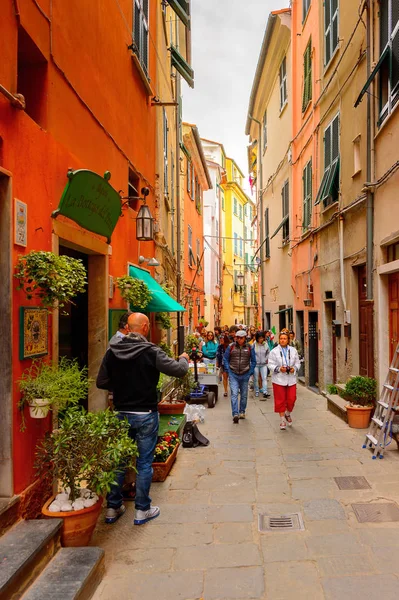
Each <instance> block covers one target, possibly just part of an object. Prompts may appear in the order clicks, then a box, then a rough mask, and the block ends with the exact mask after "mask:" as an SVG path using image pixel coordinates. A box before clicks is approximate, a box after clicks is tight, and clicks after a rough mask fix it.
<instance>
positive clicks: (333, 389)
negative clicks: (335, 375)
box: [327, 383, 338, 394]
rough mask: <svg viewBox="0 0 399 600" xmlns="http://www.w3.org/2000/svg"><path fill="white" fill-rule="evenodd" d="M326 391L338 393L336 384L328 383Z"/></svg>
mask: <svg viewBox="0 0 399 600" xmlns="http://www.w3.org/2000/svg"><path fill="white" fill-rule="evenodd" d="M327 392H328V393H329V394H338V388H337V386H336V385H334V384H333V383H330V384H329V385H328V386H327Z"/></svg>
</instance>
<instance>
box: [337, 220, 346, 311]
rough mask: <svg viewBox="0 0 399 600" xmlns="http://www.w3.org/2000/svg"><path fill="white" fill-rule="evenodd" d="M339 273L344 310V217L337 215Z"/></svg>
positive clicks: (344, 307)
mask: <svg viewBox="0 0 399 600" xmlns="http://www.w3.org/2000/svg"><path fill="white" fill-rule="evenodd" d="M338 228H339V230H338V232H339V273H340V278H341V298H342V305H343V309H344V311H346V290H345V272H344V217H343V216H342V215H340V216H339V221H338Z"/></svg>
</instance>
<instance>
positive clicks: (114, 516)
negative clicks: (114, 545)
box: [105, 504, 126, 525]
mask: <svg viewBox="0 0 399 600" xmlns="http://www.w3.org/2000/svg"><path fill="white" fill-rule="evenodd" d="M125 510H126V507H125V505H124V504H122V505H121V506H120V507H119V508H107V512H106V513H105V522H106V523H107V524H108V525H112V523H115V522H116V521H117V520H118V519H119V517H121V516H122V515H123V514H124V513H125Z"/></svg>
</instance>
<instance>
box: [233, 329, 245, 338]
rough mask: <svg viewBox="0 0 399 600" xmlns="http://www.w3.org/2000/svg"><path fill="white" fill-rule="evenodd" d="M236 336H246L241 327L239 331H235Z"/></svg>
mask: <svg viewBox="0 0 399 600" xmlns="http://www.w3.org/2000/svg"><path fill="white" fill-rule="evenodd" d="M236 337H247V334H246V332H245V331H244V330H243V329H240V331H237V332H236Z"/></svg>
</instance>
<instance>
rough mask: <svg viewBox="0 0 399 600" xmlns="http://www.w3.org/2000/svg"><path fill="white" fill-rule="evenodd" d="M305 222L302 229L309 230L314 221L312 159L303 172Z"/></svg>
mask: <svg viewBox="0 0 399 600" xmlns="http://www.w3.org/2000/svg"><path fill="white" fill-rule="evenodd" d="M302 181H303V221H302V227H303V229H304V230H306V229H308V228H309V226H310V223H311V219H312V159H310V161H309V162H308V164H307V165H306V167H305V168H304V170H303V176H302Z"/></svg>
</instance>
